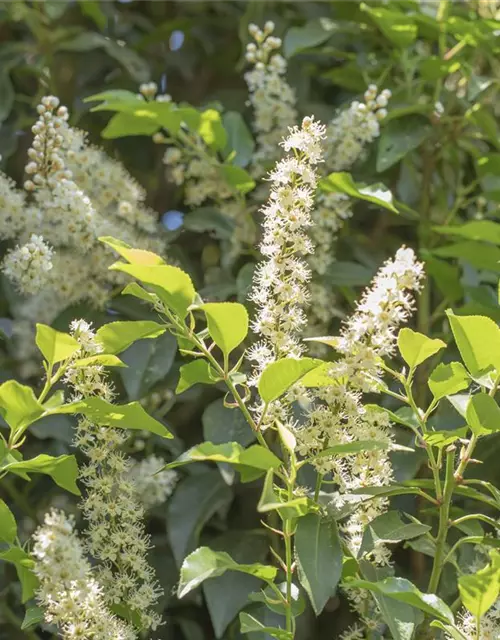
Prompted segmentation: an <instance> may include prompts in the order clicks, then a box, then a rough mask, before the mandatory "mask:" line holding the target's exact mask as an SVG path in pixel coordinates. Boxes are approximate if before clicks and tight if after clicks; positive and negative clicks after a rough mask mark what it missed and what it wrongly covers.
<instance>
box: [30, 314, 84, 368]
mask: <svg viewBox="0 0 500 640" xmlns="http://www.w3.org/2000/svg"><path fill="white" fill-rule="evenodd" d="M35 341H36V346H37V347H38V348H39V349H40V351H41V353H42V355H43V357H44V358H45V360H47V362H48V363H49V365H53V364H56V363H57V362H61V361H62V360H67V359H68V358H70V357H71V356H72V355H73V354H74V353H75V352H76V351H78V349H79V348H80V345H79V344H78V342H77V341H76V340H75V338H73V337H72V336H70V335H68V334H67V333H62V332H61V331H56V330H55V329H52V327H49V326H47V325H46V324H37V325H36V338H35Z"/></svg>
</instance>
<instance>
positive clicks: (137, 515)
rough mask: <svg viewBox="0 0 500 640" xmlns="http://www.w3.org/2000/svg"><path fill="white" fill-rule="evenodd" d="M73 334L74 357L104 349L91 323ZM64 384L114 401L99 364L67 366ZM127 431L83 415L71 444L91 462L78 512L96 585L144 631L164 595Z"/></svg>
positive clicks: (154, 622)
mask: <svg viewBox="0 0 500 640" xmlns="http://www.w3.org/2000/svg"><path fill="white" fill-rule="evenodd" d="M71 334H72V335H73V337H74V338H75V339H76V340H77V341H78V342H79V344H80V350H79V351H78V352H77V353H76V354H75V356H74V358H75V359H79V358H86V357H90V356H93V355H96V354H98V353H100V352H101V351H102V347H101V345H100V344H99V342H98V341H97V340H96V338H95V334H94V332H93V331H92V329H91V327H90V325H89V324H87V323H86V322H85V321H83V320H77V321H74V322H73V323H72V325H71ZM66 382H67V383H68V384H69V385H70V386H71V387H72V388H73V390H74V399H80V398H88V397H100V398H103V399H104V400H108V401H110V400H112V398H113V395H114V393H113V388H112V386H111V384H110V383H109V381H108V380H107V379H106V375H105V372H104V371H103V368H102V366H100V365H99V364H89V365H88V366H86V367H74V368H71V367H70V368H69V369H68V372H67V374H66ZM126 439H127V435H126V432H124V431H122V430H119V429H113V428H109V427H100V426H99V425H96V424H94V423H93V422H92V421H90V420H88V419H87V418H86V417H82V418H81V419H80V420H79V422H78V427H77V432H76V439H75V445H76V446H77V447H79V448H80V449H81V450H82V451H83V452H84V453H85V454H86V455H87V457H88V458H89V462H88V464H87V465H86V466H84V467H83V468H81V470H80V476H81V480H82V482H83V483H84V484H85V485H86V487H87V494H86V496H85V497H84V499H83V503H82V511H83V513H84V516H85V518H86V519H87V521H88V523H89V526H88V529H87V531H86V532H85V533H86V537H87V541H88V548H89V551H90V553H91V554H92V556H94V558H96V559H97V560H99V561H100V563H101V564H100V566H99V572H98V575H99V582H100V583H101V584H102V585H103V587H104V589H105V592H104V593H105V598H106V601H107V602H108V604H109V605H113V604H118V603H121V604H125V605H127V606H128V607H130V609H132V611H135V612H136V613H137V614H138V615H139V616H140V618H141V622H142V626H143V628H145V629H148V628H153V629H155V628H156V627H157V626H158V625H159V624H160V622H161V618H160V616H159V615H158V614H157V613H156V612H155V611H154V610H153V607H154V605H155V604H156V602H157V600H158V598H159V596H160V595H161V593H162V591H161V588H160V587H159V584H158V582H157V581H156V579H155V577H154V571H153V569H152V568H151V567H150V565H149V564H148V560H147V551H148V549H149V547H150V540H149V536H148V535H147V534H146V533H145V528H144V522H143V517H144V508H143V506H142V505H141V503H140V501H139V496H138V495H137V491H136V487H135V485H134V482H133V481H132V479H131V478H130V472H131V468H132V461H131V459H130V458H128V457H127V456H125V455H124V454H123V453H122V452H121V451H120V449H119V448H120V446H121V445H123V444H124V442H125V441H126Z"/></svg>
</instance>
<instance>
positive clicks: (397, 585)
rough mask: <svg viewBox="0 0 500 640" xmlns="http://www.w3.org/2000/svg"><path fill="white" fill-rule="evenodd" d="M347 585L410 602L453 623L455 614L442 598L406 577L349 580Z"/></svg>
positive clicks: (417, 607) (413, 605)
mask: <svg viewBox="0 0 500 640" xmlns="http://www.w3.org/2000/svg"><path fill="white" fill-rule="evenodd" d="M346 586H349V588H351V587H352V588H359V589H368V590H369V591H373V592H374V593H378V594H380V595H382V596H388V597H389V598H394V600H398V601H399V602H404V603H406V604H409V605H411V606H412V607H415V608H416V609H420V610H421V611H424V612H425V613H428V614H430V615H432V616H435V617H436V618H439V619H441V620H444V621H445V622H450V623H453V614H452V612H451V611H450V609H449V607H448V605H447V604H445V603H444V602H443V601H442V600H441V598H438V597H437V596H436V595H434V594H433V593H422V592H421V591H419V589H417V587H416V586H415V585H414V584H412V583H411V582H410V581H409V580H406V579H405V578H386V579H385V580H381V581H380V582H370V581H368V580H349V581H348V582H346Z"/></svg>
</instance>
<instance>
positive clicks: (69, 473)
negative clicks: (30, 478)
mask: <svg viewBox="0 0 500 640" xmlns="http://www.w3.org/2000/svg"><path fill="white" fill-rule="evenodd" d="M2 471H8V472H10V473H15V474H16V475H20V476H21V477H25V476H26V474H28V475H29V474H30V473H43V474H45V475H48V476H50V477H51V478H52V479H53V480H54V482H55V483H56V484H57V485H58V486H59V487H62V488H63V489H66V491H69V492H70V493H73V494H75V495H76V496H79V495H80V490H79V489H78V487H77V485H76V479H77V477H78V465H77V463H76V458H75V456H69V455H63V456H58V457H57V458H54V457H53V456H49V455H47V454H45V453H41V454H40V455H38V456H35V457H34V458H31V459H30V460H20V461H18V462H10V463H9V464H6V465H5V466H4V467H2Z"/></svg>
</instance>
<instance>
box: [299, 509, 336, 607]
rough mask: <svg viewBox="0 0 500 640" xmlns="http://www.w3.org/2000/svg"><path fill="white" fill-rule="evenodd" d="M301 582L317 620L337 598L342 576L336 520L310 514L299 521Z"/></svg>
mask: <svg viewBox="0 0 500 640" xmlns="http://www.w3.org/2000/svg"><path fill="white" fill-rule="evenodd" d="M295 554H296V558H297V569H298V573H299V580H300V583H301V584H302V586H303V587H304V589H305V590H306V592H307V595H308V596H309V599H310V600H311V604H312V606H313V609H314V612H315V613H316V615H317V616H319V614H320V613H321V612H322V611H323V609H324V607H325V604H326V603H327V601H328V600H329V599H330V598H331V597H333V596H334V595H335V592H336V589H337V584H338V582H339V580H340V576H341V573H342V549H341V546H340V540H339V535H338V531H337V525H336V523H335V521H334V520H327V519H324V518H322V517H321V516H320V515H319V514H317V513H309V514H307V515H306V516H304V517H303V518H300V519H299V521H298V523H297V530H296V533H295Z"/></svg>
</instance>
